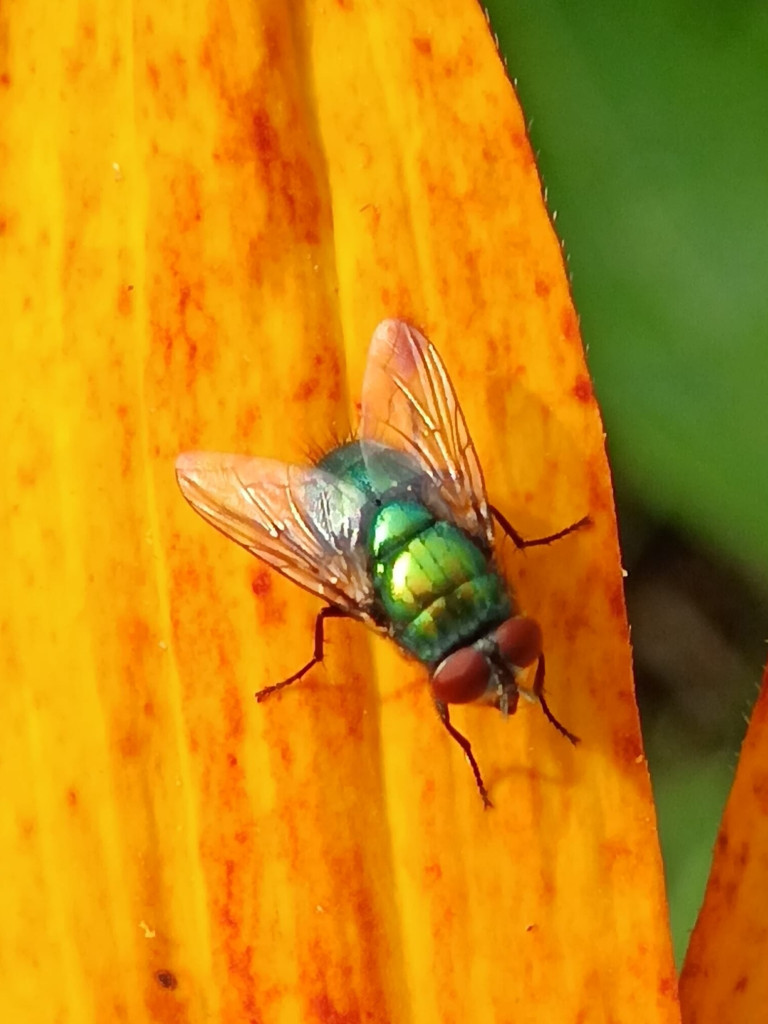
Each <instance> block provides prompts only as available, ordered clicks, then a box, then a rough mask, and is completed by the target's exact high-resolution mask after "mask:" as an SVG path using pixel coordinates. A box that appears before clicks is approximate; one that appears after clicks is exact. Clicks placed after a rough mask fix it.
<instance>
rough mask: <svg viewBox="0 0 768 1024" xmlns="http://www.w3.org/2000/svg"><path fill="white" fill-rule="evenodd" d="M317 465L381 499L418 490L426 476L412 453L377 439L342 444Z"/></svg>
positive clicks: (370, 495) (371, 495)
mask: <svg viewBox="0 0 768 1024" xmlns="http://www.w3.org/2000/svg"><path fill="white" fill-rule="evenodd" d="M318 468H320V469H324V470H325V471H326V472H328V473H332V474H333V476H337V477H339V478H340V479H342V480H346V481H347V482H348V483H351V484H353V485H354V486H355V487H357V488H358V490H360V491H362V492H363V493H364V494H366V495H367V496H368V497H369V498H371V499H379V500H381V499H383V498H385V497H386V496H387V495H389V494H392V493H408V492H411V493H417V492H418V491H419V490H420V489H421V486H422V481H423V480H424V479H425V475H424V470H423V469H422V468H421V467H420V466H419V464H418V463H417V462H416V461H415V460H414V459H412V458H411V456H409V455H407V454H406V453H405V452H398V451H395V449H394V448H388V447H387V446H386V445H383V444H379V443H378V442H376V441H350V442H349V443H348V444H343V445H340V446H339V447H338V448H334V449H332V450H331V451H330V452H328V454H327V455H325V456H323V458H322V459H321V460H320V462H318Z"/></svg>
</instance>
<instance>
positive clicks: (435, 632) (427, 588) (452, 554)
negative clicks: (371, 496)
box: [369, 501, 511, 664]
mask: <svg viewBox="0 0 768 1024" xmlns="http://www.w3.org/2000/svg"><path fill="white" fill-rule="evenodd" d="M369 537H370V541H369V543H370V550H371V553H372V556H373V565H372V571H373V578H374V583H375V587H376V593H377V595H378V598H379V601H380V602H381V606H382V609H383V611H384V612H385V614H386V617H387V618H388V619H389V621H390V623H391V625H392V631H393V636H394V639H395V640H396V641H397V643H398V644H400V645H401V646H402V647H404V648H405V649H406V650H408V651H410V652H411V653H412V654H414V655H415V656H416V657H417V658H418V659H419V660H420V661H423V662H425V663H427V664H431V663H434V662H437V661H440V660H441V659H442V658H443V657H444V656H445V655H446V654H447V653H448V652H449V651H451V650H453V649H455V648H457V647H460V646H462V645H463V644H465V643H471V642H472V641H474V640H475V639H477V637H478V636H480V635H482V634H483V633H484V632H486V631H488V630H489V629H491V628H493V627H494V626H496V625H498V624H499V623H501V622H503V621H504V620H505V619H506V618H508V617H509V615H510V614H511V607H510V600H509V596H508V594H507V589H506V586H505V585H504V582H503V581H502V579H501V578H500V577H499V576H498V574H497V573H496V572H494V571H493V570H492V569H491V568H490V566H489V564H488V560H487V558H486V556H485V555H484V554H483V552H482V551H481V550H480V549H479V547H478V546H477V545H476V544H475V543H473V541H472V540H471V539H470V538H469V537H468V536H467V534H465V533H464V532H463V531H462V530H460V529H459V528H458V527H456V526H454V525H453V524H451V523H447V522H444V521H442V520H436V519H435V518H434V516H433V515H432V514H431V513H430V512H429V510H428V509H427V508H425V507H424V506H423V505H421V504H419V503H418V502H411V501H392V502H390V503H388V504H385V505H383V506H382V507H381V508H380V509H379V510H378V512H377V513H376V515H375V517H374V519H373V522H372V524H371V529H370V534H369Z"/></svg>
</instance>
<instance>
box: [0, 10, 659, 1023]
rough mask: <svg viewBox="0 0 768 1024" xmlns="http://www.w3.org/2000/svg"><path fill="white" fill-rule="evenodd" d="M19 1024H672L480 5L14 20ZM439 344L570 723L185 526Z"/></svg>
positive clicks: (3, 615)
mask: <svg viewBox="0 0 768 1024" xmlns="http://www.w3.org/2000/svg"><path fill="white" fill-rule="evenodd" d="M0 18H2V19H3V25H2V31H3V38H4V39H5V44H4V49H3V51H2V57H0V59H1V60H2V61H3V64H2V67H0V124H2V126H3V127H2V136H1V140H0V146H1V147H2V152H1V153H0V230H2V232H3V236H2V242H1V243H0V244H2V275H1V277H2V279H1V280H0V289H1V294H0V306H1V307H2V310H3V314H2V316H3V328H2V338H3V342H2V345H3V372H2V374H1V375H0V442H1V443H2V451H3V469H4V472H3V484H2V488H1V489H0V526H1V527H2V533H1V534H0V536H2V538H3V545H4V549H5V554H4V556H3V566H4V571H3V577H2V579H3V582H2V586H1V587H0V640H1V644H0V676H1V678H2V711H3V713H2V718H1V719H0V730H1V734H0V772H1V773H2V793H3V795H2V807H1V809H0V868H2V885H0V918H1V919H2V922H3V927H2V929H0V1019H2V1020H3V1021H9V1022H10V1021H12V1022H14V1024H36V1022H38V1021H39V1022H46V1024H47V1022H72V1024H81V1022H82V1024H86V1022H87V1024H90V1022H94V1024H95V1022H98V1024H105V1022H113V1021H128V1022H142V1021H174V1022H181V1021H184V1022H187V1021H189V1022H201V1024H203V1022H205V1024H211V1022H226V1024H239V1022H253V1024H255V1022H264V1024H277V1022H280V1024H288V1022H301V1024H304V1022H315V1021H317V1022H321V1021H322V1022H345V1024H352V1022H357V1021H367V1022H377V1024H378V1022H382V1024H383V1022H394V1024H433V1022H434V1024H452V1022H457V1024H458V1022H468V1021H476V1022H483V1024H485V1022H498V1024H503V1022H512V1021H514V1022H515V1024H524V1022H540V1024H559V1022H567V1024H571V1022H577V1021H580V1022H590V1024H591V1022H597V1024H599V1022H620V1024H629V1022H634V1021H637V1022H642V1024H656V1022H674V1021H677V1020H679V1015H678V1008H677V1001H676V980H675V975H674V971H673V966H672V960H671V952H670V943H669V938H668V934H667V925H666V907H665V902H664V893H663V885H662V874H661V867H660V858H659V851H658V845H657V838H656V831H655V819H654V811H653V806H652V802H651V793H650V787H649V782H648V775H647V771H646V766H645V763H644V759H643V753H642V747H641V741H640V734H639V728H638V720H637V713H636V708H635V702H634V697H633V690H632V682H631V677H630V654H629V645H628V637H627V628H626V622H625V615H624V603H623V596H622V579H621V570H620V562H619V553H618V546H617V539H616V529H615V524H614V518H613V507H612V495H611V486H610V480H609V475H608V468H607V464H606V458H605V453H604V449H603V436H602V427H601V423H600V418H599V414H598V411H597V408H596V405H595V402H594V400H593V397H592V392H591V388H590V383H589V378H588V376H587V371H586V369H585V364H584V357H583V351H582V346H581V341H580V337H579V329H578V322H577V318H576V314H575V312H574V309H573V306H572V303H571V298H570V295H569V292H568V284H567V279H566V274H565V271H564V267H563V257H562V253H561V250H560V247H559V245H558V241H557V238H556V235H555V233H554V231H553V229H552V226H551V224H550V221H549V218H548V216H547V212H546V210H545V207H544V205H543V202H542V198H541V193H540V182H539V179H538V176H537V171H536V167H535V164H534V159H533V155H532V152H531V149H530V146H529V143H528V141H527V138H526V133H525V120H524V117H523V115H522V113H521V111H520V109H519V107H518V105H517V102H516V99H515V95H514V92H513V89H512V86H511V85H510V83H509V81H508V80H507V78H506V75H505V73H504V69H503V66H502V63H501V61H500V59H499V57H498V55H497V53H496V50H495V48H494V44H493V41H492V38H491V36H490V34H489V30H488V27H487V25H486V22H485V19H484V17H483V14H482V11H481V9H480V7H478V6H476V5H475V4H474V3H471V2H469V0H450V2H445V0H443V2H440V3H438V2H437V0H419V2H418V3H416V2H408V3H406V2H400V0H390V2H381V0H379V2H377V0H368V2H362V0H338V2H330V0H329V2H314V0H307V2H306V3H303V4H296V5H294V4H290V3H285V2H284V0H279V2H278V0H275V2H271V3H267V2H260V3H254V2H248V3H246V2H243V0H234V2H232V3H230V4H225V3H221V2H219V0H210V2H205V3H201V2H199V0H189V2H188V3H185V4H183V5H182V4H178V3H152V4H150V3H143V2H137V3H134V4H124V3H118V2H114V3H110V2H108V0H94V2H86V0H81V2H78V0H72V2H69V0H66V2H63V3H61V4H51V3H48V4H43V3H40V2H30V0H24V2H22V0H15V2H13V0H11V2H9V3H6V4H4V5H3V7H2V9H1V10H0ZM389 316H397V317H403V318H406V319H409V320H411V321H412V322H413V323H415V324H416V325H417V326H419V327H420V328H421V329H423V330H424V331H425V333H426V334H427V335H428V336H429V337H430V338H431V339H432V341H433V342H434V343H435V345H436V346H437V347H438V349H439V351H440V352H441V354H442V356H443V358H444V359H445V362H446V364H447V366H448V369H449V371H450V373H451V375H452V377H453V380H454V383H455V385H456V389H457V392H458V395H459V398H460V400H461V402H462V405H463V407H464V410H465V413H466V417H467V420H468V424H469V427H470V430H471V431H472V433H473V436H474V440H475V442H476V445H477V448H478V450H479V453H480V457H481V460H482V463H483V466H484V469H485V473H486V480H487V484H488V491H489V496H490V499H491V501H493V502H494V503H495V504H496V505H498V506H499V507H500V508H501V509H502V511H503V512H504V513H505V515H506V516H507V517H508V518H509V519H510V520H511V521H512V522H513V523H514V524H515V526H516V527H517V529H518V530H519V531H520V532H521V533H522V534H523V535H528V536H535V535H541V534H542V533H549V532H551V531H553V530H557V529H559V528H560V527H562V526H564V525H566V524H568V523H570V522H572V521H573V520H575V519H578V518H579V517H581V516H582V515H584V514H585V513H589V515H590V516H591V517H592V520H593V526H592V527H591V528H590V529H588V530H584V531H581V532H579V533H578V534H576V535H574V536H572V537H570V538H568V539H567V540H564V541H562V542H560V543H558V544H555V545H553V546H552V547H551V548H548V549H541V550H531V551H529V552H527V553H526V554H525V555H521V554H518V553H516V552H515V551H514V550H513V549H512V548H511V545H509V544H507V545H505V546H504V549H503V558H504V562H505V566H506V569H507V570H508V572H509V575H510V578H511V579H512V580H513V581H514V584H515V586H516V588H517V592H518V595H519V599H520V603H521V605H522V607H523V608H524V609H525V611H527V612H528V613H530V614H532V615H534V616H536V617H537V618H538V619H539V620H540V622H541V623H542V626H543V629H544V636H545V645H546V654H547V666H548V692H549V699H550V703H551V705H552V708H553V711H554V712H555V714H557V715H558V716H559V717H560V718H561V719H562V720H563V721H564V723H565V724H566V725H567V726H568V727H569V728H571V729H572V730H574V731H575V732H577V733H578V734H579V735H580V736H581V737H582V744H581V746H580V747H578V748H577V749H573V748H571V747H570V746H569V744H568V743H567V742H566V741H564V740H563V738H562V737H561V736H559V735H558V734H557V733H556V732H555V731H554V730H553V729H552V728H551V727H550V726H549V725H548V723H547V722H546V721H545V719H544V717H543V715H541V713H540V711H539V710H538V709H537V708H536V707H528V706H526V707H523V708H521V710H520V712H519V713H518V714H517V715H516V716H515V718H513V719H512V720H510V721H506V722H505V721H503V720H502V718H501V716H500V715H499V714H498V713H496V712H494V711H492V710H489V709H484V708H480V707H478V708H475V707H471V708H466V709H459V710H457V711H456V712H455V714H454V721H455V722H456V724H457V725H458V726H459V727H460V728H462V729H463V730H464V731H465V732H466V733H467V734H468V735H469V737H470V738H471V740H472V742H473V745H474V749H475V752H476V754H477V757H478V760H479V761H480V764H481V766H482V768H483V771H484V773H485V776H486V781H487V783H488V785H489V788H490V791H491V797H492V799H493V801H494V804H495V808H494V809H493V810H492V811H488V812H484V811H483V808H482V805H481V802H480V800H479V798H478V794H477V792H476V790H475V788H474V785H473V782H472V778H471V775H470V773H469V770H468V768H467V765H466V764H465V762H464V760H463V758H462V756H461V752H460V751H459V750H458V748H457V747H456V746H455V745H454V744H453V743H451V742H450V740H449V738H448V736H447V735H446V734H445V732H444V731H443V730H442V729H441V727H440V725H439V723H438V722H437V720H436V717H435V714H434V711H433V709H432V706H431V702H430V697H429V690H428V687H427V685H426V682H425V674H424V672H423V671H422V670H421V669H420V668H419V667H418V666H416V665H414V664H412V663H409V662H407V661H405V660H404V659H403V657H402V656H401V655H399V654H398V653H397V651H396V650H394V649H393V648H392V647H391V646H388V645H387V643H386V642H385V641H383V640H380V639H378V638H375V637H373V636H372V635H371V634H368V633H367V632H366V631H365V630H364V629H363V628H362V627H360V626H356V625H354V624H348V623H331V624H330V625H329V628H328V635H329V638H330V644H329V650H328V656H327V659H326V664H325V666H324V667H323V668H320V669H318V670H316V671H314V672H313V673H312V674H311V676H309V677H308V678H307V679H306V680H304V681H303V682H302V683H300V684H299V685H298V686H296V687H295V688H293V689H292V690H289V691H288V692H286V693H285V694H284V695H282V696H281V697H279V698H276V699H274V700H273V701H272V702H269V703H266V704H264V705H257V704H256V703H255V701H254V700H253V693H254V691H255V690H257V689H258V688H260V687H262V686H265V685H267V684H269V683H271V682H275V681H277V680H280V679H282V678H284V677H285V676H286V675H288V674H290V673H291V672H292V671H294V670H295V669H296V668H297V667H298V666H299V665H300V664H301V663H302V662H303V661H304V660H305V659H306V658H307V657H308V656H309V653H310V649H311V630H312V623H313V619H314V616H315V614H316V612H317V611H318V608H319V602H318V601H316V600H314V599H313V598H311V597H310V596H308V595H307V594H305V593H304V592H302V591H300V590H299V589H298V588H296V587H294V586H292V585H291V584H290V583H289V582H287V581H285V580H283V579H282V578H281V577H279V576H277V575H276V574H275V573H273V572H272V571H271V570H268V569H266V568H264V567H263V566H262V565H260V564H259V563H258V562H256V561H255V560H254V559H252V558H250V557H249V556H248V555H247V554H246V553H245V552H244V551H242V550H241V549H239V548H238V547H236V546H235V545H234V544H232V543H230V542H228V541H226V540H225V539H224V538H223V537H221V536H220V535H219V534H217V533H215V532H214V531H213V530H211V529H210V528H209V527H208V526H206V524H205V523H203V522H202V521H201V520H200V519H198V518H197V517H196V516H195V515H194V514H193V513H192V512H191V511H190V509H189V508H188V506H187V505H186V504H185V503H184V501H183V500H182V498H181V496H180V495H179V493H178V490H177V488H176V484H175V481H174V473H173V462H174V458H175V456H176V454H177V452H179V451H182V450H185V449H190V448H210V449H219V450H225V451H226V450H234V451H246V452H253V453H257V454H260V455H265V456H271V457H276V458H282V459H286V460H296V461H301V460H303V459H304V458H306V456H307V452H310V451H315V450H317V449H318V448H323V447H327V446H328V445H330V444H331V443H332V442H333V440H334V438H337V437H343V436H344V435H345V434H346V432H347V430H348V428H349V424H350V423H352V424H354V420H355V403H356V402H357V401H358V399H359V388H360V382H361V378H362V373H363V368H364V361H365V353H366V348H367V344H368V340H369V337H370V334H371V331H372V329H373V327H374V326H375V324H376V323H377V322H378V321H379V320H380V319H382V318H383V317H389Z"/></svg>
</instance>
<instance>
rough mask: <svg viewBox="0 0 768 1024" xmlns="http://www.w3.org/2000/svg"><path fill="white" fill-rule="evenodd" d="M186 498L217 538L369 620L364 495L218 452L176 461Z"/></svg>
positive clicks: (311, 475) (297, 469) (294, 469)
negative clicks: (227, 539)
mask: <svg viewBox="0 0 768 1024" xmlns="http://www.w3.org/2000/svg"><path fill="white" fill-rule="evenodd" d="M176 477H177V479H178V481H179V487H180V488H181V492H182V494H183V495H184V497H185V498H186V499H187V501H188V502H189V503H190V505H191V506H192V508H193V509H194V510H195V511H196V512H198V513H199V514H200V515H201V516H202V517H203V519H206V520H207V521H208V522H209V523H210V524H211V525H212V526H215V527H216V529H217V530H220V531H221V532H222V533H223V534H225V535H226V536H227V537H230V538H231V539H232V540H234V541H237V543H238V544H242V546H243V547H244V548H247V549H248V550H249V551H250V552H251V553H252V554H254V555H256V557H257V558H260V559H261V560H262V561H264V562H267V563H268V564H269V565H271V566H273V567H274V568H275V569H277V570H278V572H281V573H282V574H283V575H284V576H287V577H288V579H290V580H293V581H294V582H295V583H298V584H299V586H301V587H304V589H305V590H309V591H311V592H312V593H313V594H317V595H318V596H319V597H322V598H324V599H325V600H326V601H328V602H330V603H331V604H333V605H336V606H337V607H339V608H342V609H344V611H346V612H348V613H349V614H350V615H354V616H355V617H356V618H359V619H366V618H367V615H366V608H367V607H369V606H370V604H371V602H372V600H373V587H372V584H371V581H370V577H369V574H368V572H367V568H366V559H365V545H364V538H361V537H360V522H361V515H362V509H363V505H364V503H365V501H366V497H365V495H364V494H363V493H362V492H361V491H359V490H358V489H357V488H356V487H353V486H352V485H350V484H347V483H345V482H344V481H343V480H339V479H338V478H337V477H335V476H333V475H332V474H330V473H326V472H324V471H323V470H321V469H317V468H315V467H303V466H291V465H288V464H287V463H284V462H277V461H275V460H273V459H256V458H251V457H250V456H247V455H223V454H220V453H218V452H187V453H185V454H184V455H180V456H179V457H178V459H177V460H176Z"/></svg>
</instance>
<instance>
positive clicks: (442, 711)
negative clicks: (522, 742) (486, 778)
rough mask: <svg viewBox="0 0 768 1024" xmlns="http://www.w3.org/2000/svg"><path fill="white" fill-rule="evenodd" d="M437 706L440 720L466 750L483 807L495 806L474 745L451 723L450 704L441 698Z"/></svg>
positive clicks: (437, 701)
mask: <svg viewBox="0 0 768 1024" xmlns="http://www.w3.org/2000/svg"><path fill="white" fill-rule="evenodd" d="M435 707H436V709H437V713H438V715H439V716H440V721H441V722H442V723H443V725H444V726H445V728H446V729H447V730H448V732H449V734H450V735H451V737H452V738H453V739H454V740H456V742H457V743H458V744H459V746H460V747H461V749H462V750H463V751H464V756H465V757H466V759H467V761H469V767H470V768H471V769H472V774H473V775H474V776H475V785H476V786H477V790H478V792H479V793H480V797H481V799H482V801H483V807H486V808H488V807H493V804H492V803H491V801H490V798H489V796H488V790H487V789H486V788H485V784H484V782H483V776H482V775H481V774H480V767H479V765H478V763H477V761H476V760H475V755H474V754H473V753H472V746H471V744H470V742H469V740H468V739H467V737H466V736H462V735H461V733H460V732H459V730H458V729H457V728H456V727H455V726H453V725H451V718H450V715H449V714H448V705H447V704H444V703H443V702H442V701H441V700H436V701H435Z"/></svg>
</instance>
